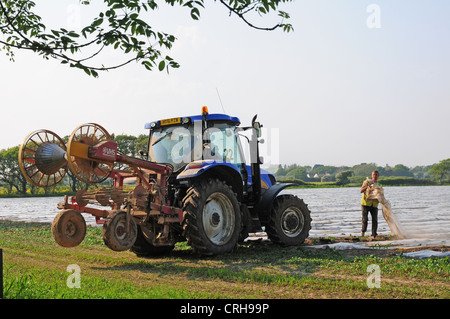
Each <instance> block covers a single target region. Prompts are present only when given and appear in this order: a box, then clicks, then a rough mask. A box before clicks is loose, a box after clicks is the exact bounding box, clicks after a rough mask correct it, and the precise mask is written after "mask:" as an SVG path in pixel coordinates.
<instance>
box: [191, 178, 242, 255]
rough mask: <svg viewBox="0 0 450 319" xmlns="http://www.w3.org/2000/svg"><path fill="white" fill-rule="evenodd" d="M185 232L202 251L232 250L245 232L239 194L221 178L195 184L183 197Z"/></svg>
mask: <svg viewBox="0 0 450 319" xmlns="http://www.w3.org/2000/svg"><path fill="white" fill-rule="evenodd" d="M183 211H184V215H185V217H184V225H183V229H184V234H185V236H186V239H187V241H188V245H190V246H191V247H192V249H193V250H194V252H196V253H198V254H200V255H216V254H223V253H228V252H230V251H232V250H233V249H234V248H235V247H236V245H237V242H238V239H239V234H240V232H241V227H242V226H241V223H242V221H241V211H240V206H239V201H238V200H237V198H236V194H235V193H234V192H233V190H232V189H231V187H230V186H228V185H227V184H226V183H225V182H223V181H220V180H218V179H208V180H202V181H200V182H198V183H196V184H194V185H193V186H192V187H191V188H189V190H188V191H187V194H186V196H185V198H184V199H183Z"/></svg>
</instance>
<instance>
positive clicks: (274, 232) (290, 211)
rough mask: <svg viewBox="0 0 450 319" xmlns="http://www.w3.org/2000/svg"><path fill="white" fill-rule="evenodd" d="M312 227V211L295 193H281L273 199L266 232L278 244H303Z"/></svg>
mask: <svg viewBox="0 0 450 319" xmlns="http://www.w3.org/2000/svg"><path fill="white" fill-rule="evenodd" d="M310 229H311V212H310V211H309V209H308V206H307V205H306V204H305V203H304V202H303V200H302V199H300V198H298V197H297V196H294V195H280V196H278V197H277V198H275V200H274V201H273V206H272V209H271V212H270V217H269V223H268V225H267V226H266V232H267V236H268V237H269V239H270V240H271V241H272V242H274V243H278V244H282V245H287V246H297V245H301V244H303V242H304V241H305V239H306V238H307V237H308V236H309V230H310Z"/></svg>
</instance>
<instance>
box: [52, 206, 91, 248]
mask: <svg viewBox="0 0 450 319" xmlns="http://www.w3.org/2000/svg"><path fill="white" fill-rule="evenodd" d="M52 233H53V238H54V239H55V241H56V242H57V243H58V244H59V245H61V246H63V247H75V246H78V245H79V244H81V242H82V241H83V239H84V236H86V222H85V220H84V217H83V215H81V213H80V212H79V211H76V210H74V209H65V210H62V211H60V212H59V213H58V215H56V217H55V219H54V220H53V223H52Z"/></svg>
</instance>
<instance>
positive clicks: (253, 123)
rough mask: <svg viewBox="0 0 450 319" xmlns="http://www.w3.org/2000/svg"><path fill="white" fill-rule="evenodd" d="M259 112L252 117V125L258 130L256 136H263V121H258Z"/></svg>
mask: <svg viewBox="0 0 450 319" xmlns="http://www.w3.org/2000/svg"><path fill="white" fill-rule="evenodd" d="M257 116H258V114H255V116H254V117H253V119H252V127H253V128H254V129H255V130H256V137H261V127H262V125H261V123H259V122H256V117H257Z"/></svg>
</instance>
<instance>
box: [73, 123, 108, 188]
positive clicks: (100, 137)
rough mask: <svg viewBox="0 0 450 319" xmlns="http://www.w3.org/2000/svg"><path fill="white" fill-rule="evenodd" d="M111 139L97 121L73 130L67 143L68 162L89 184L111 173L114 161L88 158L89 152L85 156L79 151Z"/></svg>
mask: <svg viewBox="0 0 450 319" xmlns="http://www.w3.org/2000/svg"><path fill="white" fill-rule="evenodd" d="M110 140H111V136H110V135H109V133H108V132H107V131H106V130H105V129H104V128H103V127H102V126H100V125H98V124H95V123H87V124H83V125H80V126H79V127H77V128H76V129H75V131H73V133H72V134H71V135H70V137H69V141H68V143H67V162H68V166H69V168H70V170H71V171H72V172H73V173H74V174H75V176H76V177H77V178H78V179H80V180H81V181H83V182H85V183H88V184H97V183H101V182H103V181H104V180H106V179H107V178H108V177H109V176H110V175H111V172H112V170H113V168H114V163H106V162H102V161H99V160H95V159H91V158H88V156H87V153H86V155H85V156H80V155H79V152H78V150H80V149H83V147H86V146H87V147H90V146H94V145H97V144H99V143H101V142H106V141H110ZM86 149H87V148H86Z"/></svg>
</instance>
